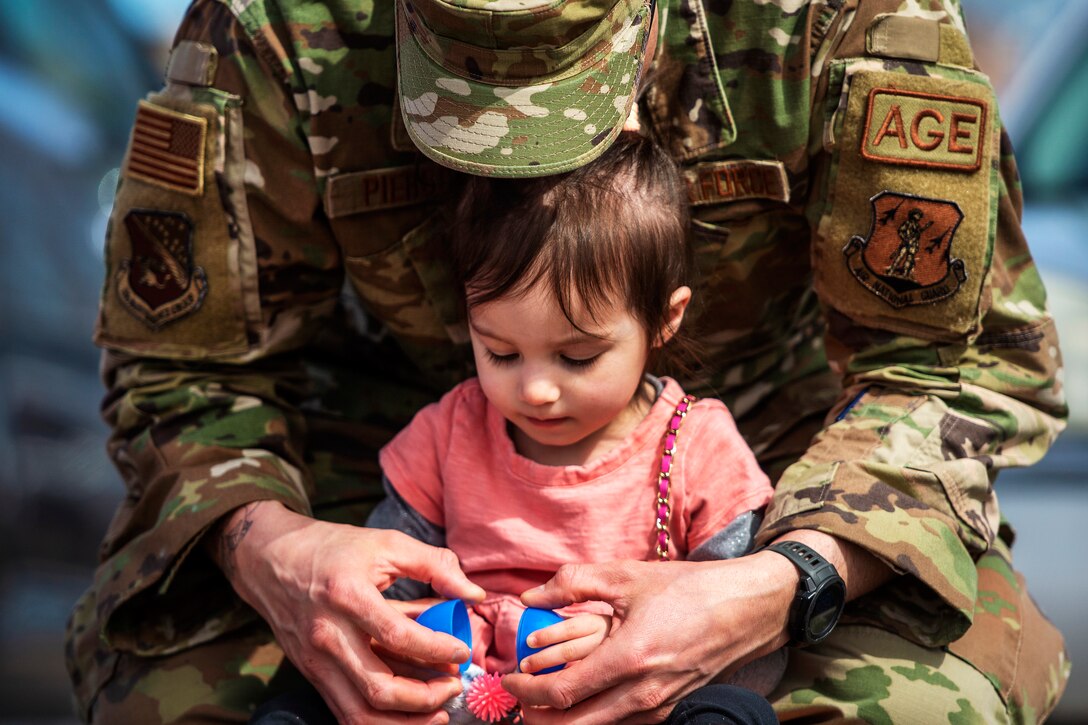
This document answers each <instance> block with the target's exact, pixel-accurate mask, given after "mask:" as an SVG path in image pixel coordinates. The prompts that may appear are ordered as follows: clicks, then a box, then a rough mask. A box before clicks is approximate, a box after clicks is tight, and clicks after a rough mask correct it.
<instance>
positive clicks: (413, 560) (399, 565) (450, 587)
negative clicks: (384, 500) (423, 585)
mask: <svg viewBox="0 0 1088 725" xmlns="http://www.w3.org/2000/svg"><path fill="white" fill-rule="evenodd" d="M388 558H389V562H390V563H391V564H392V565H393V568H394V569H396V570H397V572H398V574H399V575H400V576H406V577H409V578H411V579H417V580H419V581H422V582H427V583H428V584H430V585H431V587H432V588H433V589H434V590H435V592H437V593H438V594H439V595H441V596H443V597H445V598H447V599H464V600H466V601H469V602H480V601H483V599H484V597H485V596H487V593H486V592H485V591H484V590H483V588H481V587H480V586H478V585H476V584H473V583H472V582H471V581H469V579H468V577H467V576H465V572H464V571H463V570H462V569H461V563H460V562H459V561H458V560H457V555H456V554H454V553H453V552H452V551H450V550H449V549H445V548H441V547H437V546H431V545H430V544H424V543H423V542H421V541H417V540H416V539H413V538H411V537H409V536H405V537H404V540H403V541H402V542H398V543H397V545H396V546H393V547H391V551H390V552H389V554H388Z"/></svg>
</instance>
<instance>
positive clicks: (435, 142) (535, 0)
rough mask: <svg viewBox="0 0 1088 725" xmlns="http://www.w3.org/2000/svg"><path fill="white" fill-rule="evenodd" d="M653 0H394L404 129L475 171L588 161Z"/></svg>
mask: <svg viewBox="0 0 1088 725" xmlns="http://www.w3.org/2000/svg"><path fill="white" fill-rule="evenodd" d="M653 5H654V0H565V1H564V0H397V72H398V76H399V84H400V87H399V93H400V102H401V113H402V114H403V118H404V124H405V126H406V127H407V129H408V133H409V135H410V136H411V137H412V140H413V141H415V143H416V145H417V146H418V147H419V148H420V149H421V150H422V151H423V153H425V154H426V155H427V156H429V157H430V158H432V159H434V160H435V161H437V162H438V163H440V164H443V165H444V166H448V167H450V168H453V169H457V170H459V171H465V172H468V173H472V174H480V175H484V176H509V177H526V176H544V175H546V174H556V173H559V172H562V171H568V170H570V169H574V168H577V167H579V166H581V165H583V164H586V163H588V162H589V161H591V160H593V159H594V158H596V157H597V156H599V155H600V154H602V153H603V152H604V150H605V149H607V148H608V147H609V145H611V143H612V141H613V140H615V138H616V136H618V135H619V133H620V131H621V130H623V122H624V120H625V119H626V118H627V115H628V113H629V112H630V110H631V104H632V102H633V100H634V96H635V93H636V91H637V89H638V84H639V75H640V72H641V69H642V63H641V59H642V52H643V47H644V44H645V41H646V38H647V35H648V33H649V28H650V23H651V20H652V19H653Z"/></svg>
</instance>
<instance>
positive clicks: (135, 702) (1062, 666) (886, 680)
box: [92, 554, 1069, 725]
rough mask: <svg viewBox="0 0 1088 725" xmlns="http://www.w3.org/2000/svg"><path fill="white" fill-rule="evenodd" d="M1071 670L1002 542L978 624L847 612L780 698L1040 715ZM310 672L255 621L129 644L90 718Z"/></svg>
mask: <svg viewBox="0 0 1088 725" xmlns="http://www.w3.org/2000/svg"><path fill="white" fill-rule="evenodd" d="M995 603H996V604H995ZM972 663H973V664H972ZM1068 673H1069V665H1068V661H1067V660H1066V659H1065V653H1064V649H1063V647H1062V640H1061V636H1060V634H1058V632H1057V630H1055V629H1054V627H1053V626H1052V625H1051V624H1050V623H1049V622H1048V621H1047V620H1046V619H1045V618H1044V617H1043V616H1042V615H1041V614H1040V612H1039V610H1038V609H1037V608H1036V607H1035V605H1034V603H1032V601H1031V598H1030V597H1028V596H1027V592H1026V589H1025V588H1024V585H1023V581H1022V580H1019V579H1018V578H1016V577H1015V575H1014V573H1013V572H1012V570H1011V569H1009V568H1008V566H1007V565H1006V564H1005V559H1004V558H1003V557H1001V556H999V555H997V554H993V555H988V556H986V557H984V558H983V560H982V561H981V562H980V563H979V605H978V608H977V611H976V615H975V625H974V626H973V627H972V628H971V631H970V632H969V633H968V634H967V636H965V637H964V638H963V639H962V640H960V641H959V642H956V643H954V644H953V646H951V647H949V648H941V649H926V648H924V647H920V646H918V645H916V644H913V643H911V642H908V641H907V640H905V639H903V638H901V637H899V636H897V635H894V634H892V633H890V632H887V631H885V630H882V629H878V628H875V627H870V626H863V625H856V624H843V625H840V626H839V627H838V628H837V629H836V630H835V631H834V632H833V633H832V635H831V637H829V638H828V639H827V640H826V641H825V642H823V643H822V644H820V645H819V646H817V647H812V648H809V649H805V650H794V651H792V652H791V653H790V664H789V667H788V669H787V671H786V676H785V679H784V680H783V682H782V684H781V685H780V686H779V688H778V689H777V690H776V691H775V692H774V693H773V694H772V696H771V701H772V703H773V705H774V707H775V710H776V711H777V712H778V713H779V716H780V717H781V718H782V720H783V721H786V722H788V721H791V720H794V721H797V720H800V721H803V722H804V723H806V724H807V723H825V722H840V723H842V722H870V723H889V724H890V723H895V725H901V724H902V723H927V724H929V723H938V722H947V723H950V724H951V725H961V724H962V725H967V724H969V723H1005V722H1009V723H1034V722H1039V721H1041V720H1043V719H1044V718H1045V717H1046V715H1047V714H1049V712H1050V711H1051V710H1052V709H1053V707H1054V705H1055V704H1056V703H1057V701H1058V698H1059V697H1060V696H1061V693H1062V689H1063V688H1064V686H1065V682H1066V679H1067V678H1068ZM303 684H304V683H303V682H302V680H301V679H300V676H299V675H298V673H297V672H296V671H295V670H294V669H293V668H292V667H291V666H290V663H288V662H287V661H286V659H285V658H284V656H283V652H282V651H281V650H280V649H279V647H278V646H277V645H276V644H275V643H274V642H273V641H272V637H271V634H270V632H269V631H268V630H267V629H265V628H263V627H258V626H253V627H250V628H248V629H246V630H243V631H241V632H237V633H235V634H233V635H231V636H228V637H223V638H220V639H218V640H216V641H214V642H211V643H209V644H205V645H202V646H200V647H196V648H193V649H191V650H188V651H186V652H183V653H181V654H176V655H172V656H169V657H162V658H139V657H132V656H122V657H121V658H120V659H119V660H118V661H117V666H116V669H115V670H114V673H113V676H112V677H111V678H110V680H109V682H108V683H107V684H106V685H105V687H104V688H103V689H102V690H101V692H100V693H99V694H98V697H97V698H96V699H95V702H94V705H93V708H92V719H93V722H95V723H102V724H103V725H105V724H115V723H141V724H146V725H153V724H156V723H164V724H165V723H228V722H246V720H247V719H248V718H249V713H251V712H252V711H253V709H254V708H255V707H256V706H257V705H259V704H260V703H262V702H264V701H265V700H267V699H269V698H270V697H272V696H273V695H276V694H279V693H281V692H285V691H290V690H295V689H299V688H301V687H302V686H303Z"/></svg>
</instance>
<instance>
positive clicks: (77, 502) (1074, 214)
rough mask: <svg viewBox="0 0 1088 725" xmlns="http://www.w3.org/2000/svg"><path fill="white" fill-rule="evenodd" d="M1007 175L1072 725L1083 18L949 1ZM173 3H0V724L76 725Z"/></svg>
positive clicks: (1046, 574) (114, 496) (1042, 564)
mask: <svg viewBox="0 0 1088 725" xmlns="http://www.w3.org/2000/svg"><path fill="white" fill-rule="evenodd" d="M963 4H964V6H965V7H966V10H967V15H968V27H969V31H970V33H971V37H972V41H973V44H974V47H975V51H976V54H977V56H978V58H979V63H980V65H981V66H982V68H983V69H984V70H985V71H987V72H988V73H989V74H990V75H991V77H992V78H993V80H994V84H995V86H996V87H997V89H998V94H999V97H1000V99H1001V111H1002V116H1003V118H1004V119H1005V121H1006V123H1007V125H1008V126H1009V128H1010V130H1011V132H1012V134H1013V138H1014V142H1015V145H1016V148H1017V152H1018V158H1019V161H1020V164H1021V172H1022V174H1023V177H1024V187H1025V195H1026V198H1027V210H1026V212H1025V226H1026V228H1027V230H1028V235H1029V239H1030V240H1031V244H1032V249H1033V252H1034V253H1035V257H1036V259H1037V261H1038V263H1039V266H1040V268H1041V270H1042V274H1043V278H1044V280H1045V282H1046V284H1047V287H1048V290H1049V292H1050V302H1051V307H1052V309H1053V312H1054V315H1055V317H1056V318H1057V321H1058V327H1059V330H1060V332H1061V335H1062V345H1063V350H1064V353H1065V359H1066V380H1065V382H1066V385H1067V391H1068V394H1069V397H1070V404H1071V405H1072V407H1073V420H1072V424H1071V426H1070V429H1069V430H1068V431H1067V432H1066V433H1065V434H1064V435H1063V437H1062V438H1061V439H1060V441H1059V442H1058V444H1057V446H1056V447H1055V448H1054V449H1053V450H1052V452H1051V453H1050V454H1049V455H1048V456H1047V457H1046V458H1045V459H1044V460H1043V462H1042V463H1041V464H1039V465H1038V466H1035V467H1034V468H1031V469H1027V470H1023V471H1014V472H1010V473H1008V474H1006V475H1002V476H1001V478H1000V480H999V481H998V487H999V495H1000V497H1001V503H1002V507H1003V510H1004V511H1005V512H1006V515H1007V516H1008V517H1009V519H1011V521H1012V522H1013V524H1014V525H1015V527H1016V529H1017V531H1018V532H1019V538H1018V542H1017V545H1016V549H1015V550H1016V556H1017V563H1018V565H1019V568H1020V569H1021V570H1022V571H1023V572H1024V574H1025V575H1026V576H1027V578H1028V582H1029V584H1030V588H1031V591H1032V593H1033V594H1034V596H1035V598H1036V599H1037V600H1038V601H1039V603H1040V604H1041V606H1042V607H1043V609H1044V610H1045V611H1046V612H1047V613H1048V614H1049V615H1050V616H1051V618H1052V619H1054V620H1055V621H1056V622H1057V623H1058V625H1059V626H1060V627H1061V628H1062V630H1063V631H1064V633H1065V635H1066V638H1067V640H1068V644H1069V649H1070V653H1071V656H1072V659H1073V662H1074V669H1073V679H1072V682H1071V683H1070V686H1069V688H1068V690H1067V692H1066V696H1065V698H1064V700H1063V701H1062V704H1061V706H1060V707H1059V710H1058V712H1057V713H1056V715H1055V717H1054V719H1053V721H1054V722H1063V723H1083V722H1088V621H1086V619H1088V618H1086V617H1085V615H1084V614H1083V613H1082V612H1083V611H1084V609H1085V607H1088V566H1086V564H1085V562H1088V539H1086V537H1084V536H1083V535H1078V534H1079V532H1080V531H1083V530H1085V529H1088V486H1086V485H1085V482H1086V478H1088V234H1086V230H1088V123H1086V119H1088V44H1086V42H1085V40H1084V39H1085V38H1086V37H1088V2H1086V1H1085V0H1032V2H1024V1H1023V0H963ZM186 5H187V0H0V91H2V93H0V149H2V153H0V723H2V724H3V725H12V724H13V723H56V724H57V725H60V724H61V723H64V724H65V725H67V724H68V723H74V719H73V718H72V716H71V714H70V713H71V708H70V704H69V696H68V689H67V678H66V676H65V674H64V668H63V655H62V634H63V627H64V621H65V618H66V617H67V614H68V610H69V609H70V607H71V605H72V603H73V602H74V601H75V599H76V598H77V597H78V595H79V594H80V592H81V591H82V589H83V588H84V587H85V586H86V585H87V583H88V582H89V580H90V575H91V569H92V567H93V564H94V561H95V551H96V549H97V545H98V541H99V539H100V537H101V535H102V532H103V531H104V529H105V526H106V523H107V522H108V520H109V516H110V513H111V511H112V509H113V507H114V505H115V504H116V503H117V501H118V500H119V499H120V497H121V495H122V488H121V484H120V481H119V479H118V477H117V476H116V475H115V473H114V471H113V469H112V468H111V466H110V463H109V461H108V460H107V459H106V455H105V452H104V441H105V438H106V429H105V426H104V425H103V424H102V423H101V421H100V420H99V418H98V403H99V399H100V397H101V388H100V385H99V382H98V379H97V371H96V367H97V353H96V350H95V349H94V347H93V346H92V345H91V342H90V334H91V328H92V325H93V320H94V314H95V306H96V304H97V297H98V290H99V286H100V284H101V279H102V274H103V263H102V240H103V234H104V231H105V225H106V219H107V215H108V213H109V209H110V205H111V203H112V193H113V188H114V185H115V183H116V180H117V173H118V169H117V166H118V164H119V163H120V160H121V155H122V153H123V150H124V146H125V144H126V141H127V136H128V131H129V126H130V124H131V122H132V118H133V114H134V109H135V105H136V101H137V99H138V98H140V97H141V96H143V95H144V94H145V93H147V92H148V91H149V90H151V89H153V88H156V87H158V85H159V83H160V76H161V68H162V67H163V63H164V61H165V58H166V50H167V48H168V46H169V43H170V39H171V37H172V35H173V31H174V29H175V27H176V24H177V22H178V19H179V18H180V17H181V14H182V12H183V11H184V9H185V6H186Z"/></svg>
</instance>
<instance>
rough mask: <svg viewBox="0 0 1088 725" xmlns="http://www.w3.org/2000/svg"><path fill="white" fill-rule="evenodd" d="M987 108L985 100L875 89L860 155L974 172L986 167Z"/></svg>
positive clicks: (878, 159) (872, 92) (907, 163)
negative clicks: (983, 156)
mask: <svg viewBox="0 0 1088 725" xmlns="http://www.w3.org/2000/svg"><path fill="white" fill-rule="evenodd" d="M988 111H989V108H988V106H987V104H986V102H985V101H982V100H979V99H975V98H961V97H957V96H944V95H938V94H936V93H920V92H915V91H907V90H903V89H900V88H874V89H872V90H871V91H870V92H869V106H868V111H867V113H866V118H865V135H864V136H863V137H862V139H861V155H862V156H864V157H865V158H867V159H869V160H871V161H880V162H884V163H888V164H901V165H904V166H922V167H925V168H931V169H945V170H948V171H962V172H965V173H973V172H975V171H978V170H979V168H981V166H982V152H983V148H984V146H985V140H986V138H987V126H986V123H987V116H988V115H989V114H988Z"/></svg>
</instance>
